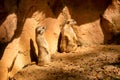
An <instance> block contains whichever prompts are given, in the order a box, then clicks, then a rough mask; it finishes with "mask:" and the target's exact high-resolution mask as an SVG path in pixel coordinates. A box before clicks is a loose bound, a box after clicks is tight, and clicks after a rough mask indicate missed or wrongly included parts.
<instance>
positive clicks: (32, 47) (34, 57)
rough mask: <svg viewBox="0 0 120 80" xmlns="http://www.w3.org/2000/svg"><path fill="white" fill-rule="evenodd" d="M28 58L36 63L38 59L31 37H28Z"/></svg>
mask: <svg viewBox="0 0 120 80" xmlns="http://www.w3.org/2000/svg"><path fill="white" fill-rule="evenodd" d="M30 58H31V62H36V64H38V59H37V55H36V52H35V47H34V44H33V41H32V39H30Z"/></svg>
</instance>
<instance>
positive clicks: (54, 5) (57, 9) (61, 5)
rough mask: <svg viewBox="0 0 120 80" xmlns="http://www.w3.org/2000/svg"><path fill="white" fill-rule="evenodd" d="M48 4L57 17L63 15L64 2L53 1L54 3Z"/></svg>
mask: <svg viewBox="0 0 120 80" xmlns="http://www.w3.org/2000/svg"><path fill="white" fill-rule="evenodd" d="M47 4H48V6H49V7H50V9H51V10H52V12H53V14H54V15H55V16H56V17H58V15H59V14H60V13H61V11H62V9H63V8H64V7H65V4H64V2H63V0H53V2H51V0H49V1H48V2H47Z"/></svg>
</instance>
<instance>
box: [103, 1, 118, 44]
mask: <svg viewBox="0 0 120 80" xmlns="http://www.w3.org/2000/svg"><path fill="white" fill-rule="evenodd" d="M119 21H120V1H119V0H112V3H111V4H110V5H109V6H108V8H107V9H106V10H105V12H104V13H103V15H102V17H101V27H102V29H103V33H104V42H105V43H111V40H112V39H113V38H115V36H116V37H117V38H118V37H120V36H119V34H120V22H119ZM113 42H114V41H113Z"/></svg>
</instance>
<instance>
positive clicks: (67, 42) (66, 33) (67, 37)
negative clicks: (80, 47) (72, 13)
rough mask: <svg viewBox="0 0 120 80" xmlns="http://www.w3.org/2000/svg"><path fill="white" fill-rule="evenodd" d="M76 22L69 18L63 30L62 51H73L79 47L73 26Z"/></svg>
mask: <svg viewBox="0 0 120 80" xmlns="http://www.w3.org/2000/svg"><path fill="white" fill-rule="evenodd" d="M74 24H76V21H75V20H73V19H70V20H68V21H67V22H66V23H65V25H64V26H63V28H62V30H61V42H60V51H61V52H71V51H75V50H76V48H77V44H76V41H77V37H76V34H75V32H74V30H73V28H72V26H73V25H74Z"/></svg>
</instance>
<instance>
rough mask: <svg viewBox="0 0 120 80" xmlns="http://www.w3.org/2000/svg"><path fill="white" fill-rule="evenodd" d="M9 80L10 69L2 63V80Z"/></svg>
mask: <svg viewBox="0 0 120 80" xmlns="http://www.w3.org/2000/svg"><path fill="white" fill-rule="evenodd" d="M7 79H8V68H7V66H6V65H5V64H4V63H3V62H1V61H0V80H7Z"/></svg>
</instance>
